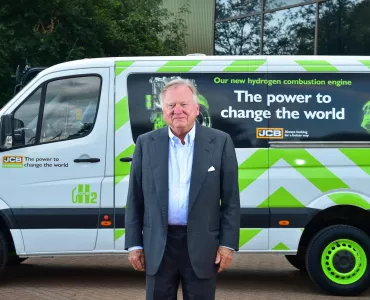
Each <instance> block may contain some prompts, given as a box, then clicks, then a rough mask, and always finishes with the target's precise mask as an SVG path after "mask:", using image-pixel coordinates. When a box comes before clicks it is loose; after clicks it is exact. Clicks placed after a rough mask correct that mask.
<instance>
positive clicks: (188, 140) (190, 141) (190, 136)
mask: <svg viewBox="0 0 370 300" xmlns="http://www.w3.org/2000/svg"><path fill="white" fill-rule="evenodd" d="M195 127H196V126H195V123H194V126H193V128H192V129H191V130H190V131H189V132H188V134H187V135H186V136H185V144H186V145H190V146H191V145H192V144H193V142H194V139H195ZM168 135H169V137H170V140H171V143H172V145H174V144H175V142H176V141H180V139H179V138H178V137H177V136H175V135H174V134H173V132H172V131H171V128H170V126H168Z"/></svg>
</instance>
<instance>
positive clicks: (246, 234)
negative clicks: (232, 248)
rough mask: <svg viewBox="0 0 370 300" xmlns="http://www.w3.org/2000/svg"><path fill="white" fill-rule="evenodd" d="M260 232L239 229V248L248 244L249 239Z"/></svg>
mask: <svg viewBox="0 0 370 300" xmlns="http://www.w3.org/2000/svg"><path fill="white" fill-rule="evenodd" d="M261 231H262V229H249V228H241V229H240V231H239V247H241V246H243V245H244V244H246V243H248V242H249V241H250V240H251V239H253V238H254V237H255V236H256V235H257V234H259V233H260V232H261Z"/></svg>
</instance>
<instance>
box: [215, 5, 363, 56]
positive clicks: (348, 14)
mask: <svg viewBox="0 0 370 300" xmlns="http://www.w3.org/2000/svg"><path fill="white" fill-rule="evenodd" d="M215 4H216V7H215V22H216V23H215V43H214V44H215V54H216V55H257V54H267V55H369V54H370V39H369V38H368V36H369V34H370V17H369V16H370V0H215Z"/></svg>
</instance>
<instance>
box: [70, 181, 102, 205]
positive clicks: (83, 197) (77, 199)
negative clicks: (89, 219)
mask: <svg viewBox="0 0 370 300" xmlns="http://www.w3.org/2000/svg"><path fill="white" fill-rule="evenodd" d="M76 189H77V191H76ZM97 197H98V194H97V193H96V192H90V184H79V185H78V186H77V187H75V188H74V189H73V190H72V203H79V204H96V198H97Z"/></svg>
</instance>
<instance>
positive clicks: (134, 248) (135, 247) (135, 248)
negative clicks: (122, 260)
mask: <svg viewBox="0 0 370 300" xmlns="http://www.w3.org/2000/svg"><path fill="white" fill-rule="evenodd" d="M137 249H143V247H141V246H134V247H130V248H128V252H130V251H132V250H137Z"/></svg>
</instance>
